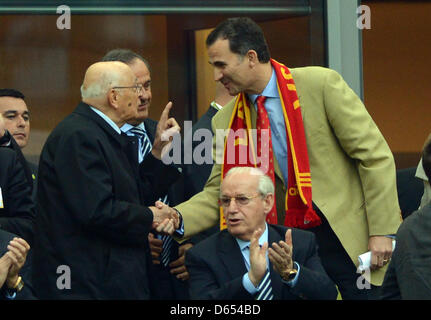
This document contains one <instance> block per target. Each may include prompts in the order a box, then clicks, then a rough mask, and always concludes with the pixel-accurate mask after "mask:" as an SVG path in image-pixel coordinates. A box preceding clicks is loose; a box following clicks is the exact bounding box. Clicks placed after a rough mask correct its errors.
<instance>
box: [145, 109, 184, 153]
mask: <svg viewBox="0 0 431 320" xmlns="http://www.w3.org/2000/svg"><path fill="white" fill-rule="evenodd" d="M171 108H172V102H169V103H168V104H167V105H166V107H165V109H164V110H163V112H162V115H161V116H160V120H159V123H158V124H157V129H156V136H155V138H154V142H153V149H152V150H151V153H152V154H153V156H154V157H155V158H157V159H159V160H162V157H163V156H164V155H165V154H166V153H167V152H169V150H170V149H171V145H172V140H173V136H174V135H175V134H179V132H180V130H181V128H180V126H179V125H178V123H177V121H176V120H175V118H169V111H170V110H171Z"/></svg>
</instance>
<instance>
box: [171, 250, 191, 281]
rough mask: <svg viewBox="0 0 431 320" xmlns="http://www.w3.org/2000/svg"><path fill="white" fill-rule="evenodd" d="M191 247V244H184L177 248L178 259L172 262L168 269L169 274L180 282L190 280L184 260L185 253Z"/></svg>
mask: <svg viewBox="0 0 431 320" xmlns="http://www.w3.org/2000/svg"><path fill="white" fill-rule="evenodd" d="M191 247H193V244H191V243H186V244H183V245H181V246H180V247H179V248H178V257H179V258H178V259H177V260H175V261H172V262H171V263H170V264H169V267H170V268H171V271H170V272H171V273H172V274H175V275H176V277H177V279H180V280H183V281H185V280H188V279H189V278H190V275H189V273H188V271H187V269H186V265H185V260H186V251H187V250H189V249H190V248H191Z"/></svg>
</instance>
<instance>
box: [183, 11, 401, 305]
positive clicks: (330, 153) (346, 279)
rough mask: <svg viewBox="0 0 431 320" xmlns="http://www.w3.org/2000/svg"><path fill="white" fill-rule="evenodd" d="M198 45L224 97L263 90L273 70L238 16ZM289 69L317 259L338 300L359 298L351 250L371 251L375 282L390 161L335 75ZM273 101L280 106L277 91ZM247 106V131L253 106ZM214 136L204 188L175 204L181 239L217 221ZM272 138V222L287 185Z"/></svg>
mask: <svg viewBox="0 0 431 320" xmlns="http://www.w3.org/2000/svg"><path fill="white" fill-rule="evenodd" d="M207 48H208V55H209V62H210V63H211V64H212V65H213V67H214V77H215V80H216V81H220V82H221V83H222V84H223V85H224V86H225V87H226V88H227V89H228V90H229V92H230V94H231V95H236V94H238V93H240V92H244V93H245V94H246V95H247V96H248V98H249V99H250V101H251V104H252V103H253V100H252V99H253V95H259V94H261V93H262V92H263V91H264V90H266V89H267V86H268V85H269V83H270V82H271V81H270V79H271V78H272V77H274V70H273V68H272V66H271V63H270V61H269V50H268V47H267V45H266V41H265V38H264V36H263V33H262V30H261V29H260V27H258V26H257V25H256V24H255V23H254V22H253V21H252V20H250V19H248V18H232V19H228V20H226V21H224V22H223V23H221V24H220V25H219V26H218V27H217V28H216V29H215V30H214V31H213V32H212V33H211V34H210V35H209V36H208V38H207ZM290 71H291V74H292V77H293V81H294V83H295V85H296V92H297V95H298V99H299V102H300V107H301V113H302V118H303V126H304V131H305V138H306V146H307V151H308V157H309V165H310V169H311V179H312V200H313V208H314V210H315V211H316V212H317V214H318V215H319V217H320V218H321V221H322V224H321V225H320V226H318V227H314V228H312V229H309V230H311V231H313V232H314V233H315V235H316V237H317V240H318V245H319V254H320V256H321V259H322V263H323V265H324V267H325V269H326V271H327V273H328V274H329V276H330V277H331V278H332V279H333V281H334V282H335V283H336V284H337V286H338V288H339V290H340V293H341V295H342V297H343V299H356V298H359V299H366V298H368V297H369V292H370V290H361V289H363V288H364V286H361V285H360V283H361V281H362V280H361V277H362V276H361V275H360V274H359V273H356V267H357V265H358V255H360V254H362V253H364V252H366V251H368V250H371V252H372V260H371V267H372V272H371V280H370V281H371V283H372V284H373V285H376V286H380V285H381V283H382V280H383V276H384V272H385V270H386V268H385V265H386V264H387V262H388V261H389V260H390V257H391V254H392V241H391V239H390V238H389V237H387V236H388V235H393V234H395V233H396V231H397V229H398V226H399V225H400V222H401V215H400V208H399V205H398V199H397V191H396V181H395V176H396V172H395V164H394V159H393V156H392V153H391V151H390V149H389V147H388V145H387V143H386V141H385V139H384V137H383V136H382V134H381V133H380V131H379V129H378V128H377V126H376V124H375V123H374V121H373V120H372V118H371V116H370V115H369V114H368V112H367V110H366V108H365V106H364V105H363V103H362V102H361V100H360V99H359V98H358V97H357V96H356V95H355V93H354V92H353V91H352V90H351V89H350V88H349V87H348V85H347V84H346V83H345V82H344V80H343V79H342V77H341V76H340V75H339V74H338V73H337V72H335V71H333V70H329V69H326V68H322V67H306V68H296V69H291V70H290ZM275 103H278V105H280V98H279V97H278V98H277V97H276V98H275ZM233 108H234V102H231V103H229V104H228V105H226V106H225V107H224V108H223V109H222V110H221V111H219V112H218V113H217V114H216V116H215V117H214V118H213V120H212V127H213V131H214V132H216V131H217V130H218V129H227V128H228V127H229V122H230V119H231V115H232V112H233ZM265 108H266V109H267V103H266V104H265ZM250 109H251V119H252V126H253V128H255V127H256V117H257V116H256V114H257V113H256V107H255V106H253V105H252V107H251V108H250ZM268 114H269V119H270V122H271V131H272V130H273V122H274V121H276V120H277V118H276V116H274V115H273V114H272V113H271V111H268ZM274 117H275V118H274ZM278 119H279V118H278ZM281 119H282V120H284V119H283V116H281ZM282 130H284V129H283V128H282ZM219 132H220V131H219ZM272 133H273V132H272ZM217 135H218V133H217V132H216V137H215V139H214V145H213V150H214V159H216V160H215V161H216V162H215V164H214V166H213V169H212V172H211V176H210V177H209V179H208V181H207V183H206V186H205V189H204V190H203V191H202V192H201V193H199V194H197V195H195V196H194V197H193V198H191V199H190V200H189V201H187V202H184V203H182V204H180V205H178V206H177V207H176V209H177V210H178V211H179V212H180V213H181V215H182V219H183V222H184V231H185V237H189V236H192V235H194V234H196V233H198V232H200V231H202V230H205V229H207V228H209V227H212V226H214V225H216V224H217V223H218V221H219V207H218V204H217V199H218V197H219V190H220V180H221V164H220V161H221V160H220V155H218V154H217V152H216V151H217V148H218V150H223V148H220V147H217ZM218 136H219V135H218ZM274 139H276V138H274V133H273V134H272V145H273V150H274V162H275V166H274V167H275V168H274V169H275V184H276V199H277V214H278V223H279V224H282V223H283V221H284V214H285V203H284V200H285V194H286V186H287V183H286V181H285V180H286V174H285V173H284V172H283V171H282V170H281V168H280V160H279V158H281V157H282V156H283V154H282V152H280V150H278V149H277V145H276V144H275V142H274V141H275V140H274ZM219 140H220V137H219ZM221 141H223V138H221ZM281 141H283V139H281ZM285 141H286V140H284V142H285ZM217 159H218V160H217ZM277 160H278V161H277ZM368 275H369V273H368ZM368 279H369V278H368ZM365 288H369V286H368V287H367V286H366V285H365Z"/></svg>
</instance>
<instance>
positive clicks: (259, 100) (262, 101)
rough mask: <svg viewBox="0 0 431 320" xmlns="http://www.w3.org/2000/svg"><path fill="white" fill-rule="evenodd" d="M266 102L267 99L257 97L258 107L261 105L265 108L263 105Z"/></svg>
mask: <svg viewBox="0 0 431 320" xmlns="http://www.w3.org/2000/svg"><path fill="white" fill-rule="evenodd" d="M265 100H266V97H265V96H258V97H257V99H256V102H257V106H259V105H262V106H263V104H264V102H265Z"/></svg>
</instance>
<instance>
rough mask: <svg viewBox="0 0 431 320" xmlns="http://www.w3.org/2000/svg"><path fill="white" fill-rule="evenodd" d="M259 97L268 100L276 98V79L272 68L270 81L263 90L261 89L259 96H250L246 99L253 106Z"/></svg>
mask: <svg viewBox="0 0 431 320" xmlns="http://www.w3.org/2000/svg"><path fill="white" fill-rule="evenodd" d="M259 96H265V97H269V98H278V97H279V95H278V88H277V77H276V75H275V70H274V68H272V74H271V79H269V82H268V84H267V85H266V87H265V89H263V91H262V93H261V94H250V95H248V98H249V99H250V101H251V102H252V103H253V104H255V103H256V99H257V97H259Z"/></svg>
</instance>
